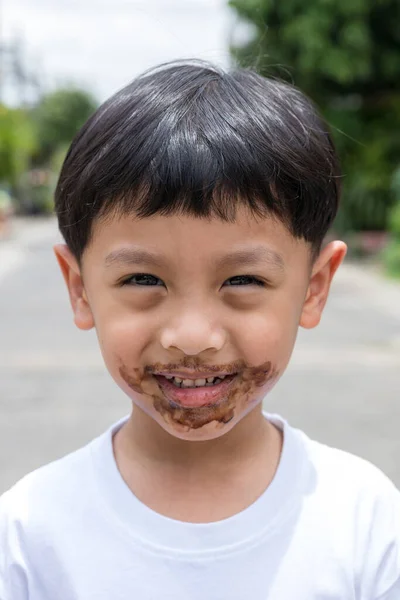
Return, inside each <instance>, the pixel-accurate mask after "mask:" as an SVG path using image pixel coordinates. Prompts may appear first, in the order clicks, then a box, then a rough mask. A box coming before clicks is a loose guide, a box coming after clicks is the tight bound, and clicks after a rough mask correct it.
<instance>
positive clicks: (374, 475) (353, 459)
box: [298, 431, 400, 600]
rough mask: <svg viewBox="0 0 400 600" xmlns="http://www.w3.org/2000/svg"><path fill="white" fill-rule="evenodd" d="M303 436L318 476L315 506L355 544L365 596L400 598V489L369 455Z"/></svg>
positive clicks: (353, 551)
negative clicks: (366, 457)
mask: <svg viewBox="0 0 400 600" xmlns="http://www.w3.org/2000/svg"><path fill="white" fill-rule="evenodd" d="M298 435H299V436H301V437H302V439H303V441H304V447H305V449H306V456H307V460H306V462H307V464H308V469H309V473H310V478H311V479H312V480H313V485H312V486H311V489H312V490H313V491H312V493H311V494H310V505H311V507H312V509H315V510H316V511H318V508H317V507H319V508H321V506H322V507H323V511H322V512H323V513H324V514H325V517H326V519H327V520H328V521H330V527H331V528H332V530H335V535H336V537H337V538H339V539H341V540H342V542H343V543H344V542H345V543H346V545H347V546H351V555H352V560H353V564H354V570H355V573H357V574H358V578H357V579H358V586H359V590H360V592H362V593H361V594H360V597H364V595H363V593H364V594H366V590H368V593H369V594H371V591H373V594H372V597H373V598H381V597H382V598H388V600H389V599H390V600H392V598H394V597H396V598H397V597H399V598H400V596H392V595H390V594H392V593H394V594H396V593H399V590H400V491H399V490H398V489H397V488H396V486H395V485H394V483H393V482H392V481H391V480H390V479H389V477H388V476H387V475H386V474H385V473H384V472H383V471H382V470H381V469H379V468H378V467H377V466H376V465H374V464H372V463H371V462H369V461H368V460H366V459H364V458H361V457H359V456H356V455H354V454H352V453H350V452H346V451H344V450H339V449H337V448H332V447H330V446H327V445H325V444H322V443H320V442H317V441H314V440H311V439H310V438H308V437H307V436H306V435H305V434H304V433H303V432H300V431H299V432H298ZM386 594H388V595H386ZM365 597H367V596H365ZM368 597H370V596H368Z"/></svg>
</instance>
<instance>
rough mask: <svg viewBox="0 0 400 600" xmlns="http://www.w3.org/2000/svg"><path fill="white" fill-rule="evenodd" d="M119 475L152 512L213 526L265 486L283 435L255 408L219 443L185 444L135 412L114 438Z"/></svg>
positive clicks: (140, 413) (259, 408)
mask: <svg viewBox="0 0 400 600" xmlns="http://www.w3.org/2000/svg"><path fill="white" fill-rule="evenodd" d="M113 442H114V454H115V459H116V462H117V465H118V468H119V470H120V473H121V475H122V477H123V479H124V480H125V483H126V484H127V485H128V487H129V488H130V490H131V491H132V492H133V493H134V495H135V496H136V497H137V498H138V499H139V500H141V502H143V503H144V504H146V505H147V506H148V507H150V508H151V509H153V510H155V511H156V512H158V513H160V514H163V515H165V516H167V517H169V518H172V519H177V520H179V521H187V522H192V523H195V522H198V523H205V522H207V523H208V522H213V521H218V520H221V519H225V518H227V517H230V516H232V515H234V514H236V513H239V512H240V511H242V510H244V509H245V508H246V507H248V506H250V504H252V503H253V502H254V501H255V500H256V499H257V498H258V497H259V496H260V495H261V494H262V493H263V492H264V491H265V489H266V488H267V487H268V486H269V484H270V483H271V481H272V479H273V477H274V475H275V472H276V469H277V468H278V464H279V458H280V454H281V449H282V434H281V432H280V431H278V429H277V428H275V426H274V425H272V424H271V423H270V422H269V421H267V419H265V418H264V416H263V414H262V411H261V406H260V407H256V408H255V409H253V411H252V412H251V413H249V414H248V415H247V416H246V417H244V418H243V419H242V420H241V421H240V422H239V423H238V424H237V425H236V426H235V427H234V428H233V429H232V430H231V431H229V432H227V433H225V434H224V435H222V436H221V437H220V438H217V439H214V440H210V441H201V442H188V441H184V440H181V439H178V438H175V437H173V436H171V435H170V434H169V433H167V432H166V431H164V429H162V427H160V426H159V425H158V423H156V422H155V421H154V420H153V419H151V418H150V417H148V416H147V415H146V414H145V413H143V412H142V411H140V410H138V409H134V411H133V413H132V415H131V417H130V419H129V420H128V421H127V423H126V424H125V425H124V427H122V428H121V429H120V430H119V432H118V433H117V434H116V436H115V438H114V441H113Z"/></svg>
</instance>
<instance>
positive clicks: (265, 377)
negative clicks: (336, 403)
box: [119, 361, 279, 429]
mask: <svg viewBox="0 0 400 600" xmlns="http://www.w3.org/2000/svg"><path fill="white" fill-rule="evenodd" d="M185 366H186V367H187V368H190V367H191V368H193V369H194V370H195V368H196V367H194V366H193V364H191V365H185ZM180 367H182V365H168V366H166V365H161V364H156V365H154V366H153V367H151V369H149V368H148V369H147V370H146V371H145V372H143V371H142V370H140V369H130V370H128V367H127V366H126V365H125V364H124V363H122V362H121V366H120V368H119V374H120V376H121V377H122V379H123V380H124V381H125V383H126V384H127V385H128V387H129V388H130V389H131V390H133V391H134V392H136V393H138V394H145V395H147V396H150V397H151V398H152V399H153V406H154V408H155V410H156V411H157V412H158V413H159V414H160V415H161V416H162V417H163V419H164V420H165V421H166V422H167V423H168V424H169V425H172V424H174V423H175V424H178V425H181V426H184V427H187V428H188V429H200V428H201V427H203V426H204V425H207V424H209V423H211V422H213V421H215V422H217V423H221V424H222V425H225V424H226V423H229V421H231V420H232V419H233V417H234V415H235V408H236V407H237V406H238V405H239V404H240V405H241V406H245V405H246V404H247V403H248V401H249V400H250V399H251V397H252V396H253V394H254V392H256V391H257V388H260V387H263V386H264V385H266V384H267V383H268V382H270V383H271V384H273V382H275V381H276V380H277V379H278V376H279V372H278V370H277V369H276V368H274V367H273V366H272V363H271V362H270V361H267V362H265V363H263V364H262V365H259V366H257V367H247V366H246V365H244V364H243V362H240V363H236V365H235V367H234V368H233V367H232V365H226V366H225V367H224V366H221V365H220V366H218V367H215V370H216V371H225V372H231V373H235V372H237V373H238V374H237V376H236V377H235V379H234V380H233V381H232V384H231V387H230V389H229V391H228V394H227V396H226V398H224V399H223V400H222V401H221V402H218V403H216V404H209V405H207V406H201V407H195V408H187V407H184V406H181V405H179V404H176V403H175V402H173V401H171V400H169V399H168V398H166V397H165V396H164V394H163V392H162V390H161V388H160V386H159V385H158V382H157V380H156V379H155V378H154V377H153V376H152V373H153V372H158V371H168V370H171V371H172V370H174V369H175V370H177V369H179V368H180ZM207 370H209V371H211V372H212V369H210V368H207Z"/></svg>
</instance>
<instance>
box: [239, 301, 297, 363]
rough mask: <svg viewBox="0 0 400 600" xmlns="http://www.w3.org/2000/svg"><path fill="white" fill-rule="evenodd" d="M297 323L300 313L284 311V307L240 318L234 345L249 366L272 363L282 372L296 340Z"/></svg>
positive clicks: (268, 309)
mask: <svg viewBox="0 0 400 600" xmlns="http://www.w3.org/2000/svg"><path fill="white" fill-rule="evenodd" d="M297 319H298V316H297V311H296V312H294V311H291V310H288V309H287V310H283V309H282V306H281V307H279V306H277V307H276V309H275V310H274V309H272V308H271V307H269V308H267V309H266V310H265V311H260V312H258V313H257V314H252V315H248V316H246V317H243V318H238V321H237V326H235V333H234V336H235V342H234V343H235V345H236V346H237V347H238V348H240V351H241V353H242V354H243V356H244V357H245V358H246V361H247V362H248V363H249V364H260V362H262V361H263V360H271V361H273V362H274V363H275V364H276V365H279V368H280V370H281V369H282V367H283V366H285V365H286V363H287V362H288V360H289V358H290V354H291V352H292V349H293V345H294V342H295V340H296V335H297V329H298V321H297Z"/></svg>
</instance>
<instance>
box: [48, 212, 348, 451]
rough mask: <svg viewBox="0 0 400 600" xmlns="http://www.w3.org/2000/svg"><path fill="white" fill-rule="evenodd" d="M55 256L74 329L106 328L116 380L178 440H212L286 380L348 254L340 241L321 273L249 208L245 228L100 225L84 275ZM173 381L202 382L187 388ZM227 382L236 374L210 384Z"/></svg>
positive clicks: (240, 218) (202, 222)
mask: <svg viewBox="0 0 400 600" xmlns="http://www.w3.org/2000/svg"><path fill="white" fill-rule="evenodd" d="M55 252H56V255H57V259H58V261H59V264H60V266H61V268H62V272H63V275H64V277H65V280H66V282H67V285H68V289H69V293H70V298H71V303H72V307H73V310H74V314H75V323H76V324H77V326H78V327H80V328H81V329H90V328H92V327H93V326H95V327H96V330H97V335H98V339H99V342H100V347H101V350H102V353H103V357H104V360H105V363H106V365H107V368H108V370H109V371H110V374H111V375H112V377H113V378H114V379H115V381H116V383H117V384H118V385H119V386H120V387H121V388H122V389H123V390H124V391H125V392H126V393H127V394H128V396H129V397H130V398H131V399H132V401H133V403H134V404H135V405H136V407H137V408H139V409H140V410H141V411H144V412H145V413H146V414H147V415H149V416H150V417H151V418H152V419H154V420H155V421H157V423H159V424H160V425H161V427H163V428H164V429H165V430H166V431H168V432H169V433H170V434H172V435H173V436H176V437H179V438H182V439H187V440H206V439H213V438H216V437H218V436H221V435H223V434H224V433H225V432H227V431H229V430H230V429H232V428H233V427H234V426H235V425H236V424H237V423H238V422H239V421H240V420H241V419H243V417H244V416H246V415H247V414H248V413H249V412H250V411H251V410H253V409H254V408H255V407H257V406H259V405H260V403H261V401H262V399H263V398H264V396H265V395H266V393H267V392H268V391H269V390H270V389H271V388H272V387H273V386H274V385H275V383H276V382H277V381H278V379H279V377H280V376H281V375H282V373H283V372H284V370H285V368H286V366H287V364H288V362H289V359H290V356H291V353H292V349H293V346H294V343H295V339H296V334H297V330H298V327H299V325H302V326H304V327H314V326H315V325H317V324H318V322H319V319H320V317H321V313H322V310H323V308H324V305H325V301H326V298H327V295H328V291H329V285H330V282H331V279H332V277H333V275H334V272H335V271H336V269H337V268H338V266H339V265H340V263H341V261H342V260H343V258H344V255H345V252H346V246H345V245H344V244H343V243H342V242H332V243H331V244H329V245H328V246H327V247H326V248H325V249H324V250H323V251H322V252H321V254H320V256H319V258H318V259H317V261H316V262H315V263H314V265H312V264H311V261H310V247H309V245H308V244H306V243H305V242H303V241H300V240H296V239H294V238H293V237H292V236H291V235H290V233H289V232H288V231H287V229H286V228H285V227H284V225H283V224H281V223H280V222H278V221H276V220H274V219H272V218H265V219H258V220H256V219H255V218H254V217H252V216H250V215H249V214H248V212H247V210H246V209H245V208H243V209H240V210H239V211H238V214H237V218H236V221H235V222H234V223H225V222H222V221H219V220H216V219H213V220H206V219H198V218H193V217H187V216H181V217H179V216H171V217H164V216H158V215H157V216H154V217H151V218H146V219H141V220H139V219H136V218H135V217H123V218H121V219H116V218H115V219H109V220H108V221H107V222H104V223H101V222H97V223H96V224H95V225H94V229H93V238H92V241H91V243H90V245H89V246H88V247H87V249H86V250H85V252H84V255H83V260H82V269H81V271H80V269H79V267H78V265H77V262H76V261H75V259H74V257H73V256H72V254H71V253H70V252H69V250H68V249H67V247H66V246H65V245H59V246H56V247H55ZM150 255H152V256H153V258H152V257H151V256H150ZM257 281H258V282H259V284H257ZM260 284H262V285H260ZM172 374H175V375H177V376H178V375H179V376H180V379H189V380H195V379H198V380H201V379H203V381H200V382H197V383H198V384H199V386H200V387H198V388H189V389H188V388H186V387H184V388H181V387H180V385H181V384H180V383H179V380H178V382H176V381H175V380H171V379H168V377H171V375H172ZM218 374H225V375H227V377H226V379H225V380H224V381H222V382H220V383H217V384H216V385H214V384H212V382H210V383H211V385H204V383H205V382H204V378H205V377H213V376H215V375H218ZM165 375H167V377H165ZM232 376H233V377H232ZM176 383H177V385H176Z"/></svg>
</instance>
